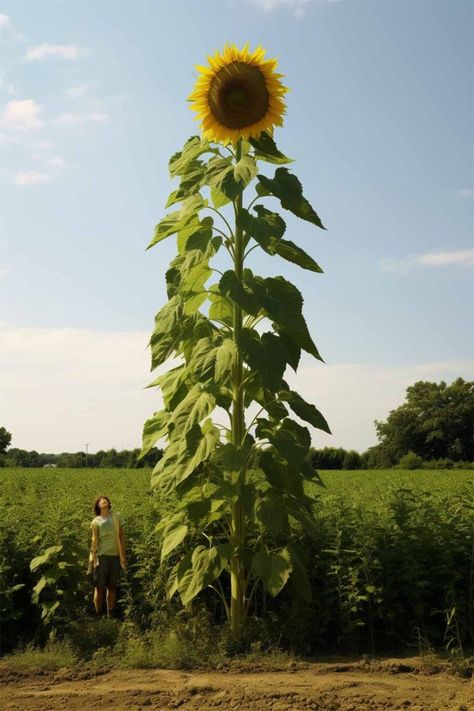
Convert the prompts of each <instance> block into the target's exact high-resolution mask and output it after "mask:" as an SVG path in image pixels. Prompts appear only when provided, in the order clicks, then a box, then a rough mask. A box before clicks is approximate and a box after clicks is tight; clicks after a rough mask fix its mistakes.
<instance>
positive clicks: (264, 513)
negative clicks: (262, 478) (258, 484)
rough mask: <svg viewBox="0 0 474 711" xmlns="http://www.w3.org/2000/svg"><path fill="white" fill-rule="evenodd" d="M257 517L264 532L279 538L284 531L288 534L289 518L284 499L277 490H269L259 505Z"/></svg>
mask: <svg viewBox="0 0 474 711" xmlns="http://www.w3.org/2000/svg"><path fill="white" fill-rule="evenodd" d="M256 516H257V519H258V521H259V522H260V523H261V524H262V526H263V530H264V531H268V533H270V535H271V536H277V535H278V534H279V533H281V532H282V531H283V532H288V516H287V513H286V510H285V506H284V501H283V498H282V496H281V495H280V494H279V492H278V491H277V490H275V489H269V490H268V491H267V492H265V496H264V497H263V498H261V499H260V500H259V502H258V504H257V507H256Z"/></svg>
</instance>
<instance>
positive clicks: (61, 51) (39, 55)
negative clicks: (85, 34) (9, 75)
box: [25, 44, 88, 62]
mask: <svg viewBox="0 0 474 711" xmlns="http://www.w3.org/2000/svg"><path fill="white" fill-rule="evenodd" d="M85 54H88V50H87V49H85V48H84V47H77V46H76V45H74V44H40V45H38V46H37V47H29V48H28V51H27V53H26V55H25V59H26V61H28V62H31V61H36V60H38V59H44V58H45V57H58V58H59V59H79V58H80V57H83V56H84V55H85Z"/></svg>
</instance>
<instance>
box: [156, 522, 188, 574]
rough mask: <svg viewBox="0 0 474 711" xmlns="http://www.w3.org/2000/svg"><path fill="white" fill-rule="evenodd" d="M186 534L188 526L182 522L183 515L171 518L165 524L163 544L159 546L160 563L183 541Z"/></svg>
mask: <svg viewBox="0 0 474 711" xmlns="http://www.w3.org/2000/svg"><path fill="white" fill-rule="evenodd" d="M187 534H188V526H187V524H186V523H184V522H183V515H182V514H178V515H175V516H173V517H172V518H171V519H170V520H169V521H168V522H167V524H166V527H165V530H164V538H163V543H162V544H161V562H163V561H164V560H165V558H167V557H168V556H169V554H170V553H172V552H173V551H174V549H175V548H177V547H178V546H179V545H180V543H182V542H183V541H184V539H185V538H186V536H187Z"/></svg>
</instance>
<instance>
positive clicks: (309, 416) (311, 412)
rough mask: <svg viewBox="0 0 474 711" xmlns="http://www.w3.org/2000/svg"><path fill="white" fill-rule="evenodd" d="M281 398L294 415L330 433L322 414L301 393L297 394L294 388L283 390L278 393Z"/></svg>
mask: <svg viewBox="0 0 474 711" xmlns="http://www.w3.org/2000/svg"><path fill="white" fill-rule="evenodd" d="M279 396H280V398H281V399H282V400H284V401H285V402H287V403H288V405H289V406H290V407H291V409H292V410H293V412H294V413H295V415H298V417H301V419H302V420H305V421H306V422H309V423H310V424H311V425H313V427H316V428H317V429H318V430H323V432H327V433H328V434H332V432H331V430H330V429H329V425H328V423H327V422H326V419H325V418H324V417H323V415H322V414H321V413H320V412H319V410H317V409H316V408H315V406H314V405H312V404H311V403H309V402H306V400H304V399H303V398H302V397H301V395H299V394H298V393H297V392H295V391H294V390H289V391H286V390H283V391H281V392H280V393H279Z"/></svg>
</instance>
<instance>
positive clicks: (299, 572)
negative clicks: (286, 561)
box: [288, 544, 312, 602]
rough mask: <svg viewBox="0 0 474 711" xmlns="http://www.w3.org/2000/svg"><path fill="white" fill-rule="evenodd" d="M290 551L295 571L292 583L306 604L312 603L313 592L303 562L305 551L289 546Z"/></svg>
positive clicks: (292, 574)
mask: <svg viewBox="0 0 474 711" xmlns="http://www.w3.org/2000/svg"><path fill="white" fill-rule="evenodd" d="M288 550H289V552H290V556H291V562H292V563H293V571H292V573H291V578H290V583H293V589H294V591H295V593H296V594H297V595H298V596H299V597H301V598H302V599H303V600H304V601H305V602H311V599H312V591H311V585H310V582H309V580H308V573H307V572H306V567H305V565H304V562H303V556H304V553H305V551H304V550H300V549H299V548H298V546H296V545H291V544H290V545H289V546H288Z"/></svg>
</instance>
